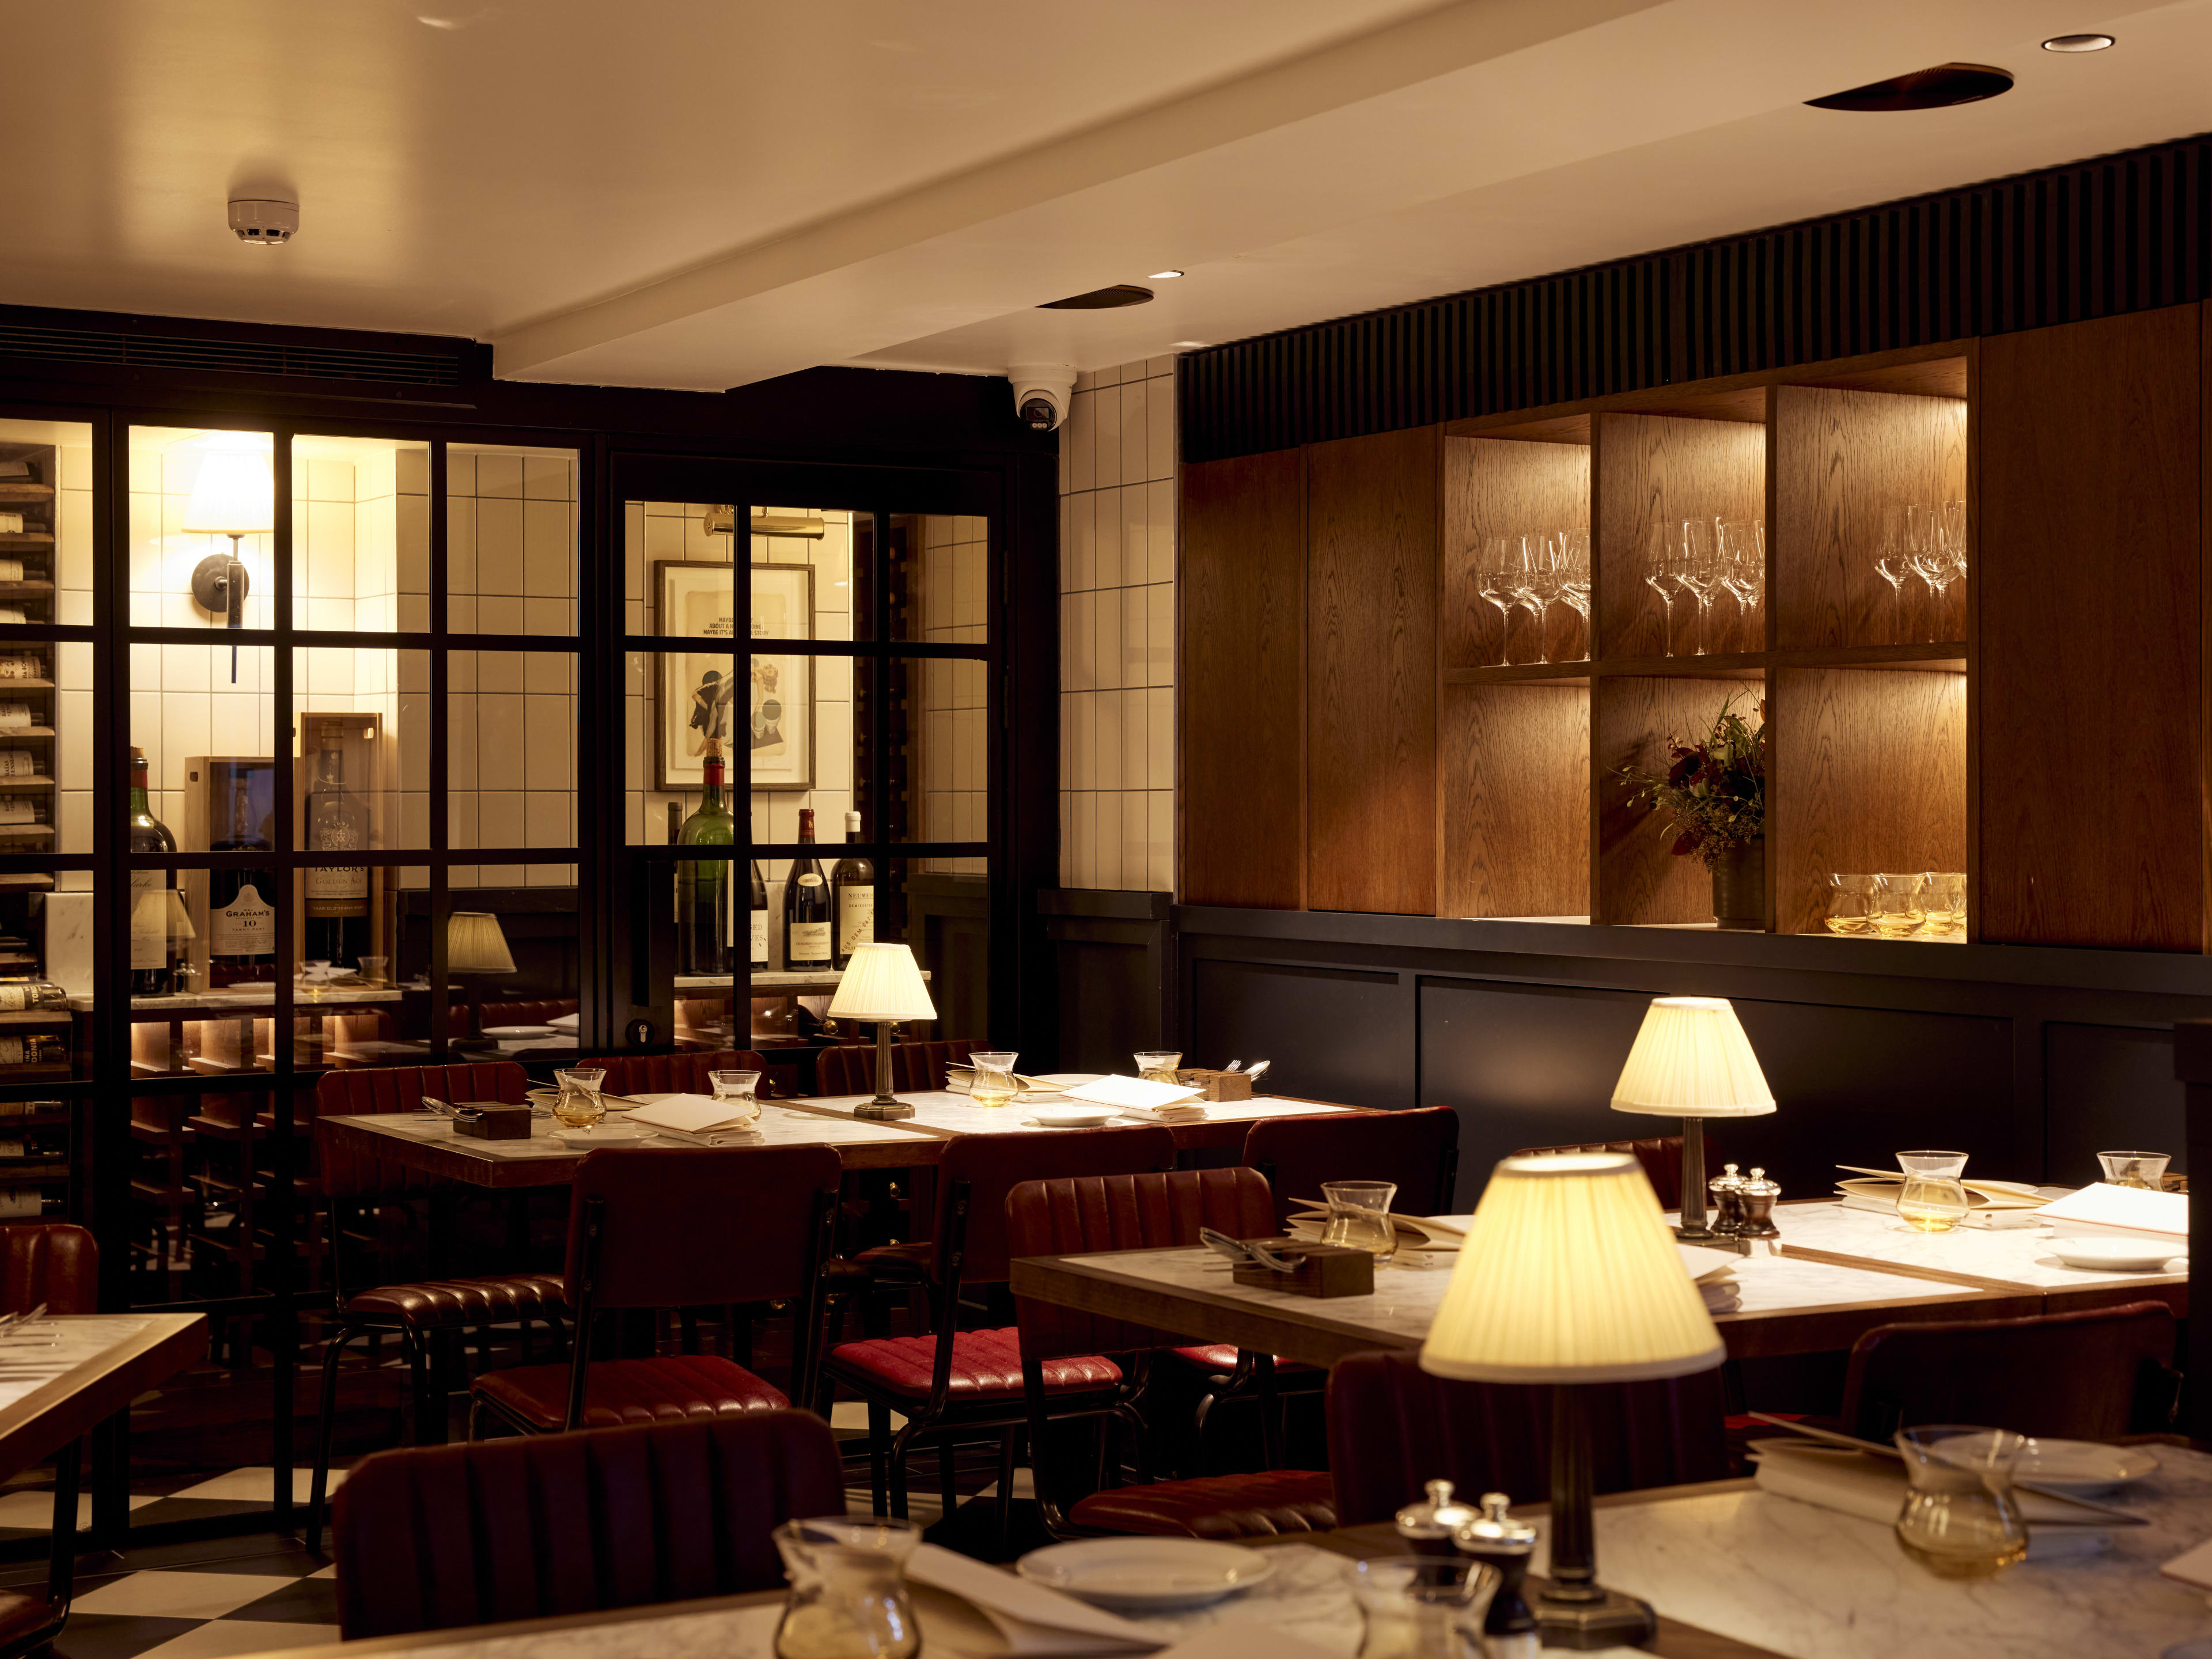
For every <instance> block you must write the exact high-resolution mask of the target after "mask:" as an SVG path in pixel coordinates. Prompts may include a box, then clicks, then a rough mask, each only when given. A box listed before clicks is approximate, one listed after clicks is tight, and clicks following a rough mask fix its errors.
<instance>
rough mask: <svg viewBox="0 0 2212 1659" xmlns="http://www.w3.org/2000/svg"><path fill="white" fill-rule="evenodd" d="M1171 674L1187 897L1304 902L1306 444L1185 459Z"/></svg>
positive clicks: (1284, 905)
mask: <svg viewBox="0 0 2212 1659" xmlns="http://www.w3.org/2000/svg"><path fill="white" fill-rule="evenodd" d="M1180 548H1181V553H1180V561H1181V563H1180V572H1179V582H1178V588H1177V598H1178V603H1179V605H1180V607H1181V611H1182V619H1181V626H1180V628H1179V629H1178V630H1177V634H1176V638H1177V641H1178V647H1177V651H1178V658H1177V662H1176V685H1177V687H1178V688H1179V696H1180V712H1181V720H1180V726H1181V742H1180V743H1179V744H1178V746H1177V752H1178V755H1179V757H1180V761H1179V764H1180V768H1181V786H1182V787H1181V788H1180V790H1179V792H1178V798H1179V800H1180V803H1181V824H1180V841H1181V851H1180V856H1179V858H1178V859H1177V861H1176V868H1177V869H1178V870H1179V871H1180V872H1181V877H1180V881H1181V888H1182V897H1183V900H1184V902H1186V903H1190V904H1227V905H1239V906H1244V907H1248V908H1256V909H1291V910H1295V909H1299V908H1303V907H1304V904H1305V902H1306V894H1305V877H1306V850H1305V817H1306V809H1305V799H1306V784H1305V722H1304V708H1305V688H1306V665H1305V647H1306V611H1305V595H1306V523H1305V467H1304V455H1303V452H1301V451H1299V450H1296V449H1284V450H1277V451H1274V452H1273V453H1269V454H1265V455H1248V456H1242V457H1239V458H1238V459H1234V460H1226V461H1200V462H1198V463H1195V464H1194V465H1188V466H1186V467H1184V468H1183V470H1182V539H1181V542H1180Z"/></svg>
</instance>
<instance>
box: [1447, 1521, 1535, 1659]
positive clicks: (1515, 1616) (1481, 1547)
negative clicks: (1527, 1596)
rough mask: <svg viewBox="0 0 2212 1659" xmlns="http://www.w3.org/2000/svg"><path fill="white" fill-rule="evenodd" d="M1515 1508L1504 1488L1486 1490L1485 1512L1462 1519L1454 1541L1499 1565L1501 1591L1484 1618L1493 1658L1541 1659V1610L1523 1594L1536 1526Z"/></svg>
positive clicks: (1485, 1639) (1486, 1642) (1464, 1550)
mask: <svg viewBox="0 0 2212 1659" xmlns="http://www.w3.org/2000/svg"><path fill="white" fill-rule="evenodd" d="M1512 1507H1513V1500H1512V1499H1511V1498H1508V1497H1507V1496H1506V1495H1505V1494H1504V1492H1485V1493H1483V1495H1482V1513H1481V1515H1480V1516H1478V1517H1476V1518H1475V1519H1474V1520H1471V1521H1467V1522H1462V1523H1461V1525H1460V1528H1459V1529H1458V1531H1457V1532H1456V1533H1455V1534H1453V1541H1454V1543H1455V1544H1456V1545H1457V1546H1458V1547H1459V1551H1460V1553H1461V1554H1462V1555H1471V1556H1473V1557H1474V1559H1476V1560H1478V1561H1486V1562H1487V1563H1489V1564H1490V1565H1492V1566H1493V1567H1495V1568H1497V1569H1498V1594H1497V1595H1493V1596H1492V1597H1491V1598H1490V1612H1489V1613H1488V1615H1487V1616H1486V1618H1485V1619H1484V1620H1483V1623H1482V1634H1483V1642H1484V1645H1485V1646H1486V1648H1487V1649H1488V1650H1489V1653H1490V1659H1537V1653H1538V1650H1539V1646H1540V1642H1539V1638H1538V1634H1537V1630H1536V1615H1535V1614H1534V1613H1531V1612H1530V1611H1529V1610H1528V1602H1527V1601H1525V1600H1524V1599H1522V1593H1521V1592H1522V1581H1523V1580H1525V1579H1526V1578H1527V1577H1528V1558H1529V1556H1530V1554H1531V1553H1534V1550H1535V1547H1536V1529H1535V1528H1534V1527H1532V1526H1530V1525H1528V1522H1524V1521H1516V1520H1514V1519H1513V1518H1512V1516H1510V1515H1508V1514H1507V1513H1506V1511H1507V1510H1510V1509H1511V1508H1512Z"/></svg>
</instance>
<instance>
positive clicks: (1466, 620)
mask: <svg viewBox="0 0 2212 1659" xmlns="http://www.w3.org/2000/svg"><path fill="white" fill-rule="evenodd" d="M1443 445H1444V451H1443V459H1444V482H1443V491H1444V509H1443V615H1442V617H1441V618H1440V626H1439V635H1440V638H1439V648H1440V649H1441V651H1442V652H1443V665H1444V666H1445V667H1447V668H1480V667H1484V666H1486V665H1492V664H1496V663H1503V662H1504V661H1506V660H1507V655H1506V651H1505V646H1506V644H1507V637H1506V635H1507V631H1508V629H1510V634H1511V643H1512V645H1513V647H1514V649H1513V653H1512V657H1511V660H1513V661H1516V662H1534V661H1537V660H1539V659H1540V658H1541V655H1542V654H1543V650H1542V642H1541V641H1538V640H1537V638H1536V631H1535V626H1534V618H1532V617H1529V615H1528V612H1527V611H1522V610H1520V609H1518V607H1516V608H1515V610H1514V611H1513V612H1511V613H1509V614H1508V615H1505V616H1501V615H1500V614H1499V613H1498V607H1497V606H1495V605H1492V604H1491V603H1490V602H1489V601H1488V600H1486V599H1484V598H1482V596H1481V595H1480V592H1477V591H1476V590H1477V582H1476V573H1477V572H1478V571H1479V570H1480V568H1481V567H1482V563H1483V561H1484V560H1485V558H1486V556H1487V555H1488V549H1489V544H1490V539H1491V538H1492V537H1495V536H1517V535H1523V534H1527V533H1529V532H1537V533H1541V532H1547V531H1558V530H1586V529H1588V528H1589V521H1590V520H1589V465H1590V462H1589V458H1590V452H1589V445H1588V444H1583V443H1524V442H1521V441H1516V440H1512V439H1506V438H1453V437H1447V438H1445V440H1444V441H1443ZM1549 622H1550V624H1551V626H1550V630H1549V631H1550V646H1551V655H1552V658H1553V660H1555V661H1561V662H1565V661H1572V660H1574V659H1577V658H1580V657H1584V656H1587V655H1589V640H1588V638H1587V637H1586V636H1585V635H1584V632H1583V625H1582V623H1581V621H1580V620H1579V619H1578V618H1577V617H1576V616H1575V615H1574V613H1573V612H1572V611H1571V609H1570V608H1569V607H1568V606H1567V605H1555V606H1553V616H1552V617H1550V618H1549Z"/></svg>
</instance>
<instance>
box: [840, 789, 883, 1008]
mask: <svg viewBox="0 0 2212 1659" xmlns="http://www.w3.org/2000/svg"><path fill="white" fill-rule="evenodd" d="M845 839H846V840H847V841H848V842H856V841H858V840H860V814H859V813H858V812H848V813H846V814H845ZM829 891H830V894H831V896H832V897H834V898H835V899H836V910H837V966H838V967H839V968H841V969H842V968H843V967H844V966H845V965H846V963H849V962H851V961H852V959H853V947H854V945H870V944H872V943H874V941H875V937H876V866H874V865H872V864H871V863H869V862H868V861H867V860H866V859H864V858H862V857H860V854H857V853H848V854H846V855H845V856H844V857H843V858H842V859H839V860H837V862H836V866H835V867H834V868H832V869H831V870H830V872H829Z"/></svg>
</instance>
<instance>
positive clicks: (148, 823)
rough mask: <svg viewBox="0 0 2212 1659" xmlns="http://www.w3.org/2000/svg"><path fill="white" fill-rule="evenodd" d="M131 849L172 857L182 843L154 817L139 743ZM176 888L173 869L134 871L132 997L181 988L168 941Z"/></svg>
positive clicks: (134, 764)
mask: <svg viewBox="0 0 2212 1659" xmlns="http://www.w3.org/2000/svg"><path fill="white" fill-rule="evenodd" d="M130 810H131V816H130V820H129V825H128V827H129V831H130V836H131V851H132V852H134V853H173V852H175V851H176V850H177V838H176V837H175V836H173V835H171V834H170V833H169V829H168V826H167V824H165V823H162V822H161V819H159V818H157V817H155V816H154V809H153V807H152V806H151V805H149V804H148V803H147V799H146V751H145V750H143V749H140V748H138V747H137V746H136V745H135V744H134V745H133V746H132V748H131V809H130ZM176 884H177V872H175V871H174V870H133V871H132V872H131V995H132V996H134V997H159V996H167V994H169V992H170V991H171V989H173V987H174V986H175V984H176V975H175V969H174V963H173V960H172V952H171V950H170V942H169V892H170V890H171V889H173V888H174V887H175V886H176Z"/></svg>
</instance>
